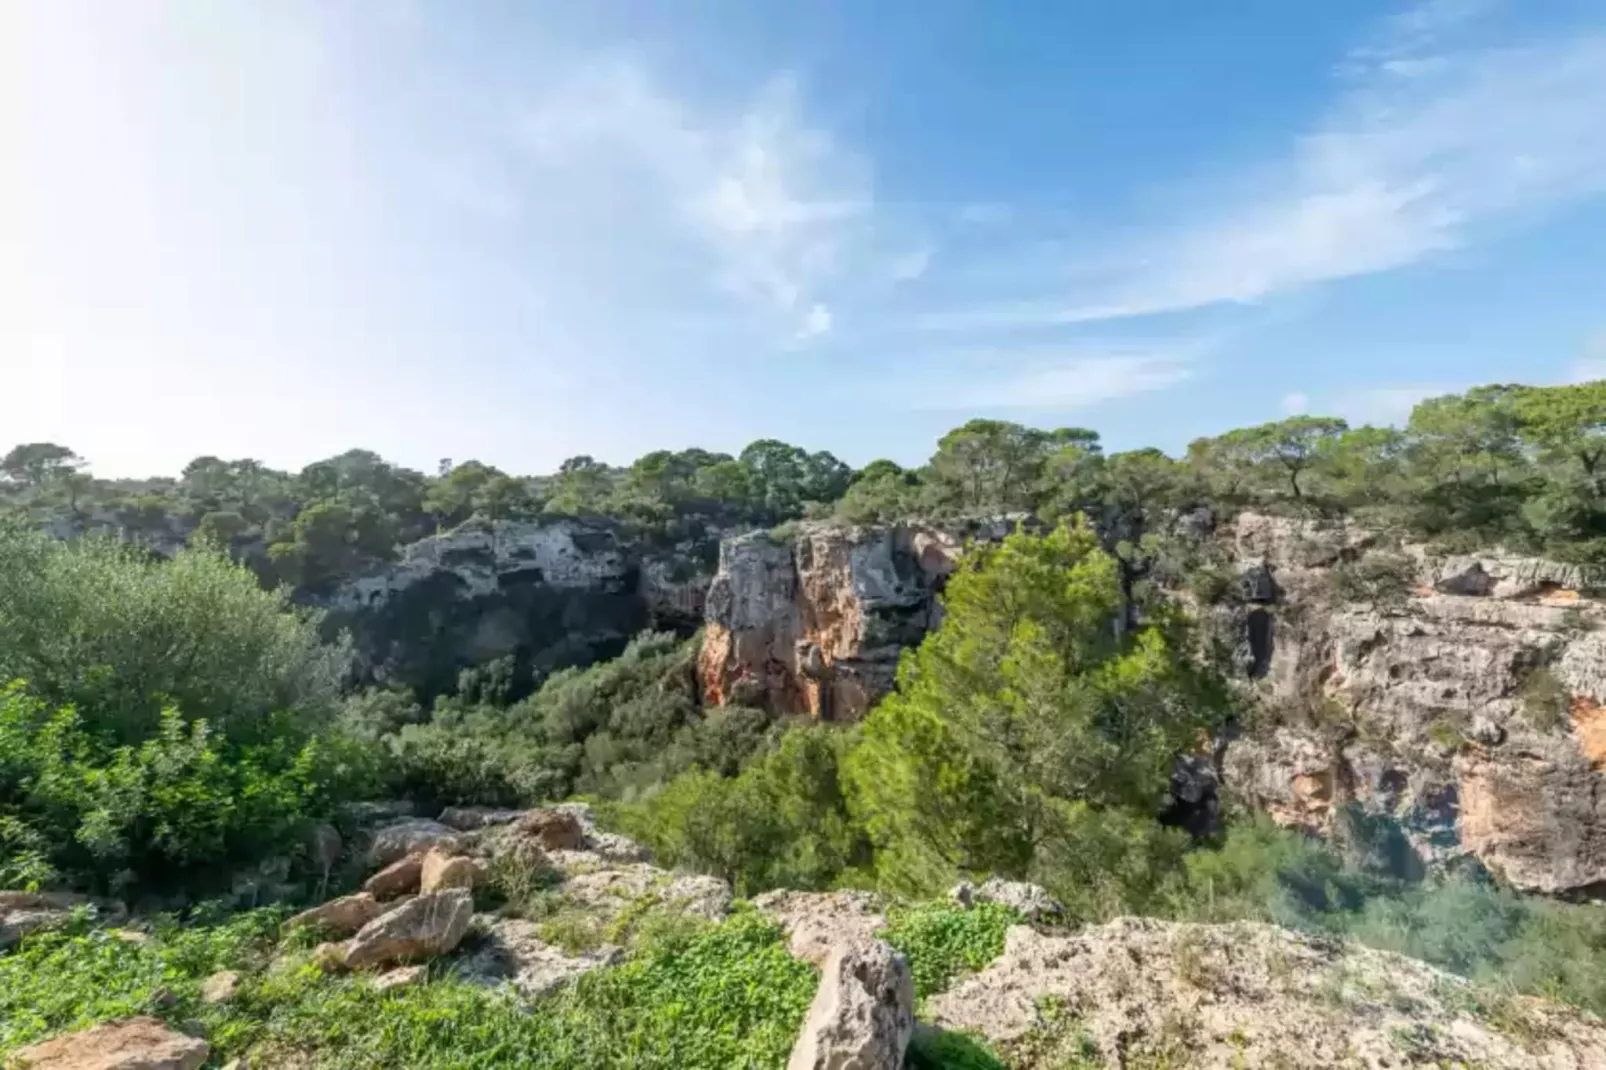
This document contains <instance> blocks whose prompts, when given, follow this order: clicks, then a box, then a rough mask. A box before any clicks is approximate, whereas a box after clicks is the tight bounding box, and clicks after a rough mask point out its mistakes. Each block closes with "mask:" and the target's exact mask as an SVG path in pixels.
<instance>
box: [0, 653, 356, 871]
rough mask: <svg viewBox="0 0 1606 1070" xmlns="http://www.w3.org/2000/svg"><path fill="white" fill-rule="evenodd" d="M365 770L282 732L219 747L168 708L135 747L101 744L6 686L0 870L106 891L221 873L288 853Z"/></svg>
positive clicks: (348, 755) (203, 728)
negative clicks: (60, 879) (151, 732)
mask: <svg viewBox="0 0 1606 1070" xmlns="http://www.w3.org/2000/svg"><path fill="white" fill-rule="evenodd" d="M366 774H367V766H366V765H365V763H364V762H363V761H362V760H361V758H360V756H358V755H356V754H354V753H353V752H352V751H351V749H350V748H349V747H344V746H339V745H331V744H326V743H324V742H322V741H320V740H319V739H318V738H316V737H302V736H300V735H299V734H297V733H295V732H293V731H286V732H285V733H284V734H282V735H281V736H280V737H279V738H278V739H270V740H269V741H267V742H263V743H256V744H250V745H236V744H231V743H229V742H228V741H227V740H226V739H223V738H222V737H221V736H220V735H218V734H217V733H215V732H214V731H213V730H212V728H211V726H210V725H209V724H208V723H207V722H205V721H188V720H185V719H184V718H183V717H182V716H181V715H180V714H179V712H178V711H177V710H175V709H172V708H168V709H167V710H164V711H163V712H162V714H161V720H160V723H159V724H158V726H157V730H156V733H155V734H154V735H152V736H151V737H150V738H148V739H146V740H145V741H144V742H142V743H140V744H138V745H125V746H118V747H112V746H109V745H107V744H106V743H105V742H104V741H102V740H100V739H97V738H96V737H95V736H94V735H92V734H91V733H90V732H89V731H88V730H87V729H86V727H85V725H84V723H83V719H82V718H81V717H79V715H78V713H77V712H76V711H75V710H73V709H72V708H71V707H63V708H61V709H52V708H50V707H49V706H47V705H45V704H44V703H43V702H40V701H39V700H37V699H35V698H33V697H31V696H30V695H28V694H27V693H26V692H24V690H23V689H22V687H21V685H20V684H13V685H11V686H9V687H7V688H5V689H3V690H0V851H3V853H0V873H6V874H8V875H15V876H16V878H17V879H18V880H19V881H20V882H21V883H26V884H39V883H45V882H48V881H50V880H52V879H54V878H56V877H58V876H62V877H67V878H69V879H71V880H73V881H74V882H77V883H81V884H85V885H90V886H94V887H97V888H101V889H112V890H116V891H119V892H121V891H126V890H131V889H135V888H140V887H145V886H150V885H156V884H161V885H165V886H168V887H173V886H177V885H178V884H180V883H181V882H182V881H184V880H186V879H201V878H202V877H204V876H208V875H213V876H215V875H222V873H224V872H225V871H226V869H227V867H229V866H231V865H235V864H239V863H243V862H246V861H249V860H253V859H258V858H263V857H270V856H275V855H281V856H288V855H293V854H295V853H296V852H297V851H298V850H299V849H300V846H301V844H302V843H303V841H304V838H305V833H306V831H307V827H308V824H309V823H310V821H311V820H312V819H313V818H314V817H318V816H322V815H325V814H328V813H330V812H331V811H332V810H333V809H334V807H335V805H336V803H338V802H340V801H342V800H344V799H346V798H348V797H350V796H352V795H354V794H357V793H360V792H361V791H362V789H364V788H365V787H366V786H367V785H368V783H369V780H368V777H367V775H366Z"/></svg>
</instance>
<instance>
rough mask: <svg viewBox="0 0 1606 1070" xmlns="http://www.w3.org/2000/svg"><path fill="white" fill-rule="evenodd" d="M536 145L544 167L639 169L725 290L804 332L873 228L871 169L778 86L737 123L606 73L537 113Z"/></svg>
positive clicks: (579, 82) (605, 68)
mask: <svg viewBox="0 0 1606 1070" xmlns="http://www.w3.org/2000/svg"><path fill="white" fill-rule="evenodd" d="M524 135H525V141H526V144H527V146H528V147H529V149H530V150H531V152H532V154H533V155H534V156H535V158H536V159H537V160H540V161H543V162H547V163H554V162H556V163H562V162H565V161H568V160H570V159H571V158H572V157H573V156H574V154H576V153H581V154H584V153H588V152H589V153H591V154H592V158H590V159H589V161H588V163H589V170H588V172H587V173H588V174H591V175H595V174H597V173H598V170H599V169H601V171H602V173H606V171H607V169H609V168H610V167H611V168H613V169H614V170H615V171H619V172H632V171H634V172H635V173H637V174H638V175H639V176H640V177H642V178H644V179H645V186H646V188H645V189H643V188H641V187H640V186H634V187H630V188H628V190H627V191H626V192H625V193H624V194H623V196H624V198H625V199H628V200H629V201H630V202H631V204H630V207H631V209H632V210H633V211H641V210H643V209H642V196H643V194H645V195H646V196H647V197H649V198H656V204H657V206H658V207H659V208H660V209H661V212H662V214H663V216H664V217H665V220H666V221H667V222H669V223H670V224H672V225H674V226H675V227H677V228H678V229H679V230H680V231H681V232H682V233H683V234H684V235H685V236H686V237H688V238H690V239H691V240H692V241H693V242H694V243H695V244H697V245H698V246H700V247H701V248H702V249H703V251H704V252H705V254H706V255H707V256H708V257H709V259H710V261H711V265H710V267H711V271H712V278H713V281H714V282H715V283H717V285H718V286H719V287H720V288H721V289H723V290H725V291H727V292H729V293H732V294H735V295H738V296H739V297H741V298H743V299H745V300H748V301H751V302H753V303H754V304H756V305H758V306H761V307H764V308H767V309H769V310H771V311H773V312H776V313H779V314H781V315H782V316H783V317H785V318H786V319H788V320H790V322H791V323H792V325H793V326H792V330H793V331H795V332H797V333H799V334H804V335H813V334H819V333H822V332H823V331H824V330H825V329H826V328H828V327H829V325H830V323H829V311H828V310H827V309H826V308H825V306H824V305H823V304H821V303H820V302H821V298H822V296H823V295H825V294H827V293H828V292H829V291H830V290H831V289H832V288H833V287H834V286H835V285H837V284H838V283H839V281H840V280H841V279H842V277H843V276H844V275H845V274H846V273H847V271H848V267H849V265H848V260H849V258H850V257H851V256H852V255H854V249H853V247H854V246H855V244H856V243H857V242H859V240H860V239H861V238H862V237H863V235H864V233H865V232H866V231H867V230H868V229H869V227H870V221H871V220H870V217H871V210H872V194H871V188H870V177H869V169H868V167H867V166H866V165H865V164H864V163H863V161H861V160H860V159H859V158H858V156H857V155H855V154H854V153H852V152H849V151H848V150H846V149H844V148H843V147H842V146H840V145H838V144H837V143H836V141H835V140H834V139H833V138H832V137H831V136H830V135H829V134H828V133H827V132H825V131H824V130H822V129H820V128H819V127H818V126H816V125H814V124H813V123H811V122H810V121H809V120H808V119H807V117H806V116H805V115H804V114H803V113H802V110H801V106H800V102H799V98H798V92H797V88H796V86H795V85H794V84H793V83H792V82H791V81H790V80H789V79H785V78H778V79H776V80H774V81H772V82H771V83H770V84H768V85H767V86H765V87H764V89H763V90H762V91H761V92H760V93H758V94H757V96H756V97H755V98H754V99H753V100H751V101H749V102H748V103H747V104H746V105H745V106H744V107H742V108H740V109H739V110H737V111H735V112H733V113H729V114H726V113H723V112H720V111H718V110H717V109H703V110H699V109H696V108H694V107H693V106H692V105H690V104H688V103H687V102H686V101H684V100H682V99H680V98H678V97H676V96H674V95H672V94H670V93H668V92H667V91H665V90H664V89H663V88H662V87H660V86H659V85H657V84H656V83H655V82H654V81H653V80H652V79H651V78H650V77H649V76H648V75H647V73H646V72H645V71H644V70H643V69H642V68H641V67H640V66H638V65H637V64H635V63H633V62H630V61H626V60H617V59H616V60H610V61H604V62H595V63H592V64H590V65H588V66H584V67H582V68H581V69H580V70H579V71H578V73H576V74H575V75H573V76H572V77H571V78H569V79H568V80H566V81H565V82H564V83H562V84H560V85H559V86H558V87H557V88H556V89H555V90H554V91H553V92H551V93H550V94H549V95H548V96H547V97H546V98H545V99H543V100H542V101H541V102H540V103H539V104H538V105H537V106H536V107H535V108H533V109H532V110H531V111H530V113H529V115H528V116H527V117H526V120H525V123H524Z"/></svg>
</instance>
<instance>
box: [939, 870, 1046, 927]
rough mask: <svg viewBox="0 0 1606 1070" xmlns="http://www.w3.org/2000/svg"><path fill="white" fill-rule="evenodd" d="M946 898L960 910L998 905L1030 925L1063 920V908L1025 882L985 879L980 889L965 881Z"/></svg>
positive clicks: (1033, 885)
mask: <svg viewBox="0 0 1606 1070" xmlns="http://www.w3.org/2000/svg"><path fill="white" fill-rule="evenodd" d="M948 897H949V898H950V899H952V900H953V901H954V902H956V903H958V904H959V905H960V906H965V907H968V906H972V905H974V904H976V903H998V904H999V905H1001V906H1006V907H1010V908H1011V909H1013V910H1018V911H1020V913H1021V915H1022V916H1023V917H1025V919H1026V920H1027V921H1030V922H1042V921H1051V920H1053V919H1055V918H1061V917H1064V916H1065V908H1064V907H1063V906H1061V905H1060V903H1059V901H1058V900H1056V899H1055V898H1054V897H1053V896H1051V895H1049V894H1048V892H1046V891H1044V890H1043V889H1042V888H1040V887H1039V886H1037V885H1035V884H1028V883H1027V882H1026V881H1007V880H1004V879H1003V878H1002V877H989V878H987V880H986V881H984V882H982V884H981V886H980V887H977V886H976V885H973V884H971V883H970V882H969V881H960V882H959V883H958V884H956V885H954V887H953V888H952V890H950V891H949V893H948Z"/></svg>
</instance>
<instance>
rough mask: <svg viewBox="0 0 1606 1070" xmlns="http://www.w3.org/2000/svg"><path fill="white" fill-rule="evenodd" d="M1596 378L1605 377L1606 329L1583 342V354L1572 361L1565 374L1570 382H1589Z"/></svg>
mask: <svg viewBox="0 0 1606 1070" xmlns="http://www.w3.org/2000/svg"><path fill="white" fill-rule="evenodd" d="M1596 379H1606V331H1601V332H1600V333H1598V334H1596V335H1595V336H1594V337H1593V338H1591V339H1590V340H1589V341H1588V343H1586V344H1585V346H1584V355H1583V356H1581V357H1579V358H1578V359H1577V360H1576V361H1574V362H1573V366H1572V368H1570V369H1569V371H1568V375H1567V381H1568V382H1571V383H1590V382H1594V381H1595V380H1596Z"/></svg>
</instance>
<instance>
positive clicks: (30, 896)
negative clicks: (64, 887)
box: [0, 892, 128, 950]
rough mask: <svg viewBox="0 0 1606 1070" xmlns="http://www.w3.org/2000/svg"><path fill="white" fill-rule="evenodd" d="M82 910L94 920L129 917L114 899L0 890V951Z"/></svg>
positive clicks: (112, 920) (64, 893) (109, 921)
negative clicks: (87, 912)
mask: <svg viewBox="0 0 1606 1070" xmlns="http://www.w3.org/2000/svg"><path fill="white" fill-rule="evenodd" d="M78 909H84V910H87V911H89V913H90V916H91V917H93V918H95V919H96V920H97V921H105V922H108V923H112V924H115V923H116V922H119V921H121V920H122V919H123V918H125V917H127V916H128V910H127V908H125V907H124V906H123V904H121V903H119V902H116V901H113V900H94V899H90V898H89V897H88V896H83V895H75V894H73V893H71V892H0V950H4V949H6V948H8V947H11V946H12V945H13V944H15V943H17V942H18V941H20V940H21V939H22V938H23V937H24V936H27V935H28V934H29V933H31V932H35V931H37V930H39V929H44V928H48V927H49V926H52V925H58V924H60V923H61V922H64V921H66V920H67V919H68V918H69V917H71V916H72V913H73V911H75V910H78Z"/></svg>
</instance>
